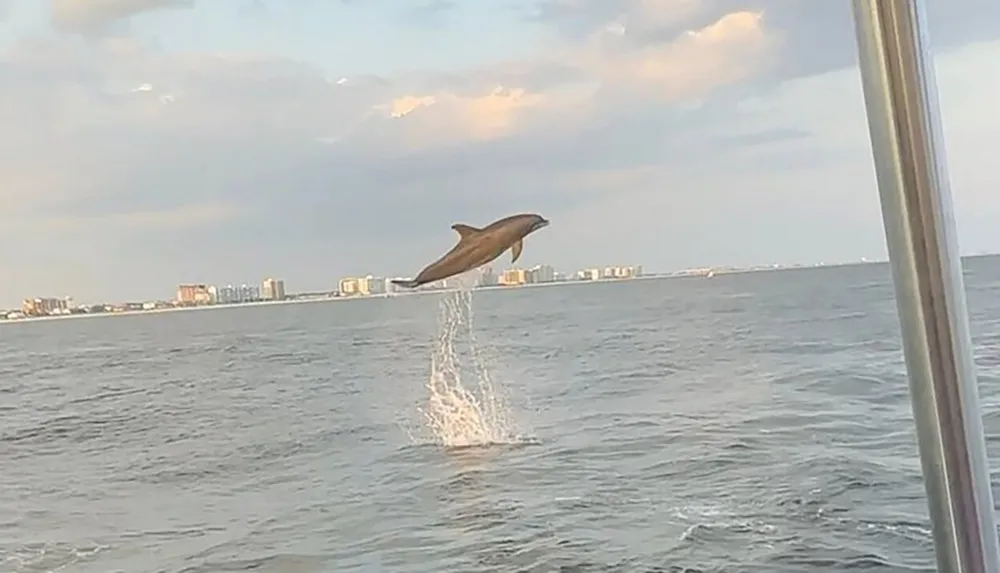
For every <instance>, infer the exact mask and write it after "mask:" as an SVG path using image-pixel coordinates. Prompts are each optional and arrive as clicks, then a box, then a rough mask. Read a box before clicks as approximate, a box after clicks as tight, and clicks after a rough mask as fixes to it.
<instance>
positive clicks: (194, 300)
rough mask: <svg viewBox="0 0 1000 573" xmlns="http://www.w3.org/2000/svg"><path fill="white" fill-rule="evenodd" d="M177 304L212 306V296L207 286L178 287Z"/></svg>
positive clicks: (186, 285) (188, 285) (185, 285)
mask: <svg viewBox="0 0 1000 573" xmlns="http://www.w3.org/2000/svg"><path fill="white" fill-rule="evenodd" d="M177 302H179V303H181V304H211V302H212V295H211V294H210V293H209V291H208V285H205V284H182V285H179V286H178V287H177Z"/></svg>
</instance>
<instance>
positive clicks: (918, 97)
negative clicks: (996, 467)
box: [853, 0, 1000, 573]
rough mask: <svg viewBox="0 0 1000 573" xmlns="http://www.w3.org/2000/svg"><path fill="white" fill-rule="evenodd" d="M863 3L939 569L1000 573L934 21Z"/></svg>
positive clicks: (900, 3) (867, 87) (876, 135)
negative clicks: (934, 58)
mask: <svg viewBox="0 0 1000 573" xmlns="http://www.w3.org/2000/svg"><path fill="white" fill-rule="evenodd" d="M853 1H854V19H855V27H856V32H857V40H858V47H859V51H860V55H861V79H862V84H863V87H864V96H865V105H866V107H867V111H868V128H869V133H870V135H871V142H872V152H873V156H874V160H875V171H876V175H877V179H878V187H879V194H880V196H881V200H882V219H883V223H884V225H885V234H886V242H887V244H888V248H889V259H890V261H891V265H892V274H893V282H894V283H895V290H896V305H897V308H898V311H899V320H900V326H901V328H902V334H903V353H904V356H905V359H906V368H907V371H908V373H909V377H910V394H911V399H912V404H913V417H914V418H915V421H916V426H917V438H918V442H919V447H920V460H921V465H922V466H923V474H924V487H925V489H926V492H927V504H928V506H929V508H930V518H931V521H932V527H933V531H934V544H935V550H936V553H937V563H938V571H939V572H941V573H951V572H956V573H959V572H961V573H1000V549H998V544H997V531H996V525H995V524H994V518H993V495H992V492H991V490H990V476H989V470H988V467H987V461H986V440H985V437H984V435H983V425H982V418H981V414H980V410H979V403H978V402H979V397H978V391H977V388H976V374H975V364H974V362H973V358H972V342H971V337H970V335H969V323H968V311H967V309H966V303H965V287H964V285H963V282H962V269H961V261H960V259H959V253H958V245H957V241H956V237H955V220H954V214H953V213H952V206H951V192H950V189H949V184H948V175H947V169H946V166H945V156H944V150H943V143H942V138H941V121H940V112H939V109H938V96H937V92H936V87H935V81H934V70H933V64H932V62H931V58H930V54H929V53H928V49H927V47H926V35H927V32H926V16H925V12H924V10H923V5H922V2H920V1H919V0H853Z"/></svg>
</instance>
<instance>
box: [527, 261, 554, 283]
mask: <svg viewBox="0 0 1000 573" xmlns="http://www.w3.org/2000/svg"><path fill="white" fill-rule="evenodd" d="M554 280H556V270H555V269H554V268H552V267H551V266H549V265H538V266H535V267H532V268H531V269H529V270H528V271H527V272H526V273H525V282H527V283H529V284H537V283H550V282H552V281H554Z"/></svg>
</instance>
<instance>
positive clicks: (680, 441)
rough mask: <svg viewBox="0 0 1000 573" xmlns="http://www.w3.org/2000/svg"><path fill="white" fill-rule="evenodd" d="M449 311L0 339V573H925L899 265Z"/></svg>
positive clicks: (978, 336)
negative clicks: (899, 313) (898, 304)
mask: <svg viewBox="0 0 1000 573" xmlns="http://www.w3.org/2000/svg"><path fill="white" fill-rule="evenodd" d="M965 265H966V284H967V289H968V295H969V306H970V313H971V317H972V327H973V331H974V332H973V334H974V340H975V348H976V359H977V365H978V368H979V380H980V386H981V394H982V401H983V406H984V419H985V423H986V428H987V432H988V433H989V434H990V436H989V445H990V453H991V456H992V459H993V460H997V459H1000V458H997V456H998V455H1000V440H998V439H996V438H997V432H998V430H1000V378H998V377H1000V259H998V258H978V259H969V260H966V262H965ZM448 296H450V297H452V298H450V299H447V300H450V301H451V302H452V303H455V304H457V307H456V308H457V310H456V309H452V310H451V311H450V312H442V307H441V304H442V301H444V300H445V299H446V297H448ZM462 303H463V301H462V300H461V299H456V298H455V295H441V294H430V295H421V296H405V297H396V298H392V299H374V300H359V301H351V302H326V303H309V304H292V305H281V306H264V307H254V308H235V309H217V310H207V311H196V312H178V313H166V314H159V315H139V316H128V317H114V318H93V319H79V320H56V321H43V322H34V323H20V324H11V325H2V326H0V571H3V572H11V573H22V572H36V571H38V572H41V571H59V572H61V573H112V572H116V571H121V572H127V573H141V572H151V573H152V572H177V573H180V572H184V573H209V572H223V571H226V572H230V571H254V572H275V573H277V572H288V573H292V572H294V573H307V572H308V573H311V572H369V571H371V572H394V571H399V572H448V573H459V572H470V573H475V572H492V571H496V572H520V571H523V572H556V571H560V572H639V573H642V572H708V571H712V572H729V571H732V572H737V571H739V572H756V571H761V572H764V571H766V572H783V571H787V572H795V573H804V572H812V571H817V572H818V571H824V572H825V571H849V570H858V569H865V570H869V571H887V572H888V571H899V572H903V571H932V570H933V564H934V562H933V547H932V544H931V538H930V535H929V530H928V522H927V509H926V502H925V499H924V493H923V487H922V484H921V477H920V465H919V460H918V457H917V449H916V441H915V435H914V429H913V422H912V416H911V412H910V403H909V396H908V394H907V383H906V376H905V369H904V366H903V362H902V356H901V352H900V344H899V328H898V323H897V319H896V315H895V305H894V302H893V300H892V287H891V282H890V276H889V269H888V267H887V266H886V265H866V266H855V267H842V268H826V269H811V270H796V271H782V272H766V273H753V274H740V275H720V276H716V277H715V278H712V279H696V278H692V279H665V280H638V281H629V282H620V283H603V284H585V285H571V286H559V287H544V288H525V289H517V290H511V291H504V292H476V293H474V294H473V295H472V300H471V303H472V309H473V316H472V320H471V322H470V320H469V316H467V314H466V311H462V308H461V307H462ZM470 333H471V334H472V335H474V338H475V340H474V341H472V342H470V341H469V334H470ZM459 362H461V363H463V364H467V365H468V366H460V365H459ZM463 368H464V370H463ZM460 370H461V374H460V376H459V378H460V380H461V385H462V386H459V382H458V381H457V380H456V379H455V377H456V374H457V373H459V371H460ZM991 465H992V466H993V467H996V463H995V462H994V463H993V464H991Z"/></svg>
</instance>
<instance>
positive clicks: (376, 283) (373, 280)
mask: <svg viewBox="0 0 1000 573" xmlns="http://www.w3.org/2000/svg"><path fill="white" fill-rule="evenodd" d="M364 280H365V283H366V284H367V287H368V294H385V293H386V292H388V290H389V289H388V288H387V286H386V282H387V281H386V279H385V277H373V276H371V275H368V276H367V277H365V279H364Z"/></svg>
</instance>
